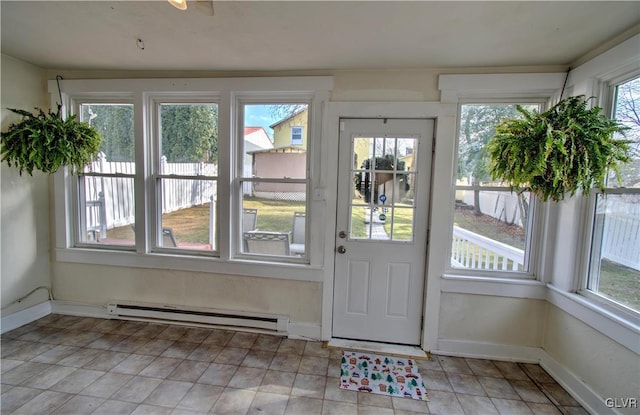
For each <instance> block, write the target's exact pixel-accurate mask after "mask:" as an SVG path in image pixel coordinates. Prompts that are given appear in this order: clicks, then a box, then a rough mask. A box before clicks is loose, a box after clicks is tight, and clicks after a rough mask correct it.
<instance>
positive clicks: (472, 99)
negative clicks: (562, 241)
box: [439, 73, 566, 291]
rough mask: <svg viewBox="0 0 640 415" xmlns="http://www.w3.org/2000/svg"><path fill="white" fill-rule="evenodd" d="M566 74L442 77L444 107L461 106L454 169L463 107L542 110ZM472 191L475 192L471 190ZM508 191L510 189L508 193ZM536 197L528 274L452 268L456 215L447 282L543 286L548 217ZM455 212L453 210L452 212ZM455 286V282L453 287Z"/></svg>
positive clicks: (556, 91)
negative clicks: (516, 106) (528, 105)
mask: <svg viewBox="0 0 640 415" xmlns="http://www.w3.org/2000/svg"><path fill="white" fill-rule="evenodd" d="M565 78H566V74H563V73H546V74H486V75H441V76H440V80H439V87H440V90H441V101H442V102H444V103H455V104H457V105H458V111H457V116H456V136H455V145H454V152H453V159H454V160H453V168H454V169H455V166H457V159H458V142H459V128H460V123H459V122H458V118H459V116H460V110H461V107H462V105H464V104H514V103H525V104H526V103H531V104H541V105H542V107H543V109H544V107H545V105H548V104H549V103H550V102H552V100H553V99H554V98H556V97H557V95H559V92H560V90H561V88H562V85H563V82H564V80H565ZM456 178H457V175H456V174H453V171H452V182H451V189H452V190H451V200H450V203H451V206H452V207H453V205H454V203H455V202H454V199H455V189H456V188H457V186H456ZM469 188H473V187H472V186H470V187H469ZM480 190H484V191H491V190H499V191H504V190H505V189H504V188H502V187H499V188H493V187H489V186H487V187H481V188H480ZM506 190H507V191H508V189H506ZM535 199H536V198H535V197H531V202H530V203H531V205H530V209H531V210H532V215H530V221H531V222H530V224H531V225H530V228H529V232H528V235H527V239H528V241H527V246H526V247H525V255H526V257H528V271H526V272H518V271H507V272H504V271H499V270H497V271H488V270H479V269H466V268H454V267H452V266H451V261H450V258H451V249H452V248H451V241H452V240H453V222H454V217H453V211H452V213H451V217H450V219H449V224H450V226H449V229H450V230H449V243H448V245H447V262H446V266H445V275H444V278H445V279H448V280H450V281H466V282H469V281H474V280H476V281H487V282H491V281H496V282H501V281H503V282H506V281H521V282H522V283H525V284H526V283H528V282H530V281H533V282H536V281H540V282H543V279H544V277H543V276H542V274H543V270H544V269H545V267H546V266H547V265H546V264H545V260H546V258H545V249H544V247H543V246H542V241H543V240H544V239H545V237H546V229H545V221H546V216H547V213H546V211H547V206H546V205H545V204H543V203H538V202H537V201H536V200H535ZM452 210H453V209H452ZM453 284H455V282H454V283H453ZM496 289H497V291H502V290H503V287H501V286H497V287H496Z"/></svg>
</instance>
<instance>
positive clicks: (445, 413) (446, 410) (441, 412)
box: [427, 391, 464, 415]
mask: <svg viewBox="0 0 640 415" xmlns="http://www.w3.org/2000/svg"><path fill="white" fill-rule="evenodd" d="M427 407H428V408H429V412H430V413H431V414H434V415H464V411H463V410H462V406H460V402H459V401H458V398H457V396H456V394H455V393H452V392H445V391H429V401H428V402H427Z"/></svg>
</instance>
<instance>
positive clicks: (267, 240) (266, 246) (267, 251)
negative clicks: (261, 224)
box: [243, 231, 291, 256]
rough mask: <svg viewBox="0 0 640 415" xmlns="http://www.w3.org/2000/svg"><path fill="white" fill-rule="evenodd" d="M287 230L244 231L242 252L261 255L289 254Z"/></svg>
mask: <svg viewBox="0 0 640 415" xmlns="http://www.w3.org/2000/svg"><path fill="white" fill-rule="evenodd" d="M289 237H290V235H289V232H259V231H253V232H245V233H244V234H243V241H244V252H246V253H250V254H263V255H283V256H288V255H291V250H290V248H289Z"/></svg>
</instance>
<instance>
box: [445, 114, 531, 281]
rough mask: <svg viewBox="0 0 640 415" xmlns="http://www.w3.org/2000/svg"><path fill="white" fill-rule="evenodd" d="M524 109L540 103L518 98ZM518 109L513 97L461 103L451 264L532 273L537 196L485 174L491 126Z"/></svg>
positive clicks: (486, 270) (482, 270)
mask: <svg viewBox="0 0 640 415" xmlns="http://www.w3.org/2000/svg"><path fill="white" fill-rule="evenodd" d="M521 105H523V106H524V107H525V108H527V109H539V108H540V106H539V105H538V104H528V103H521ZM518 115H519V113H518V111H517V109H516V104H515V103H509V104H504V103H473V104H471V103H470V104H463V105H461V106H460V113H459V122H458V130H459V133H458V153H457V157H458V163H457V174H456V185H455V214H454V223H453V238H452V247H451V263H450V265H451V268H452V269H454V270H456V269H457V270H474V272H476V273H492V274H496V273H508V275H510V276H512V277H513V276H526V275H530V274H531V273H532V269H531V266H530V263H531V251H532V249H531V245H532V244H531V240H532V228H533V226H532V224H533V219H534V215H535V201H534V200H533V199H532V197H531V194H530V193H529V192H523V193H515V192H511V191H510V189H509V186H508V185H507V184H506V183H502V182H497V181H493V180H492V179H491V177H490V174H489V157H488V154H487V151H486V144H487V142H488V141H489V140H490V139H491V138H492V137H493V135H494V129H495V126H496V125H497V124H498V123H499V122H500V120H501V119H503V118H505V117H515V116H518Z"/></svg>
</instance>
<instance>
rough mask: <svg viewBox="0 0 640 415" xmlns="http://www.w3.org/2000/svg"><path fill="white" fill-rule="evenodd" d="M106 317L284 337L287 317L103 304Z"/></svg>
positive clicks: (164, 306) (195, 308)
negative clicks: (267, 333) (226, 328)
mask: <svg viewBox="0 0 640 415" xmlns="http://www.w3.org/2000/svg"><path fill="white" fill-rule="evenodd" d="M107 311H108V313H109V315H111V316H114V317H122V318H131V319H137V320H145V321H158V322H164V323H181V324H189V323H190V324H193V325H198V326H214V327H234V328H238V329H253V330H259V331H267V332H273V333H276V334H280V335H287V334H288V326H289V316H284V315H278V314H262V313H251V312H244V311H231V310H217V309H211V308H198V307H186V306H174V305H157V304H147V303H136V302H127V301H112V302H110V303H109V304H107Z"/></svg>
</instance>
